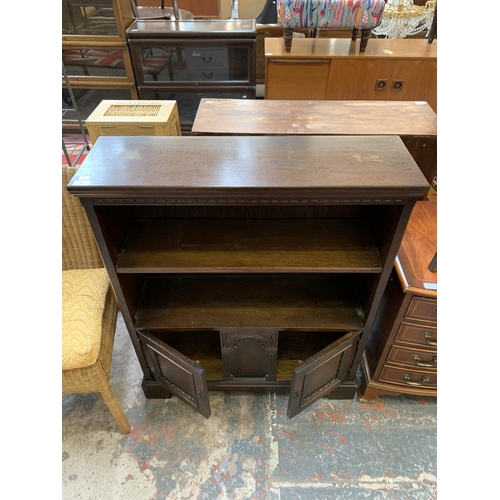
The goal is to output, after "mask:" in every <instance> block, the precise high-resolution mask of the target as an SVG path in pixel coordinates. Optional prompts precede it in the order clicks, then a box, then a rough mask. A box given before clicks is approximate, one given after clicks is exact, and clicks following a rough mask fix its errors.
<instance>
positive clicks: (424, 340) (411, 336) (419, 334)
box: [396, 321, 437, 349]
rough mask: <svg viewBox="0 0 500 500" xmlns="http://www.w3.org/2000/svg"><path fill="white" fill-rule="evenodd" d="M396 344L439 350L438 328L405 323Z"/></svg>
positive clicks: (401, 327)
mask: <svg viewBox="0 0 500 500" xmlns="http://www.w3.org/2000/svg"><path fill="white" fill-rule="evenodd" d="M396 342H404V343H407V344H412V345H417V346H425V347H433V348H436V349H437V328H436V327H434V326H424V325H412V324H410V323H405V322H404V321H403V323H401V326H400V327H399V330H398V333H397V335H396Z"/></svg>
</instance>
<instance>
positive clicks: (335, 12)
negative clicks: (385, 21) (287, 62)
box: [276, 0, 385, 29]
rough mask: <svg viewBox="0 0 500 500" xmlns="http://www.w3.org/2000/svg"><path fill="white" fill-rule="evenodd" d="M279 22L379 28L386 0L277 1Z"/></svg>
mask: <svg viewBox="0 0 500 500" xmlns="http://www.w3.org/2000/svg"><path fill="white" fill-rule="evenodd" d="M276 8H277V14H278V24H279V25H280V26H283V27H287V28H288V27H290V28H299V27H301V28H320V29H327V28H328V29H352V28H360V29H363V28H369V29H372V28H376V27H377V26H378V25H379V24H380V22H381V18H382V14H383V12H384V8H385V0H277V2H276Z"/></svg>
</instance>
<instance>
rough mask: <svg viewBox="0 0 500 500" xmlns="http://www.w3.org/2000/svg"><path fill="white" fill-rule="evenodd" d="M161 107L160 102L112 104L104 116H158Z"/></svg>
mask: <svg viewBox="0 0 500 500" xmlns="http://www.w3.org/2000/svg"><path fill="white" fill-rule="evenodd" d="M160 108H161V105H160V104H146V105H144V104H142V105H141V104H137V105H118V104H112V105H111V106H110V107H109V109H108V110H107V111H106V113H104V116H157V115H158V113H159V111H160Z"/></svg>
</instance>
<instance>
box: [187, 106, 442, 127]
mask: <svg viewBox="0 0 500 500" xmlns="http://www.w3.org/2000/svg"><path fill="white" fill-rule="evenodd" d="M192 133H193V134H200V135H205V134H206V135H218V134H219V135H288V134H292V135H297V134H302V135H400V136H406V135H408V136H436V135H437V115H436V113H435V112H434V111H433V109H432V108H431V106H430V105H429V104H427V103H426V102H423V101H281V100H270V99H213V98H210V99H209V98H203V99H201V102H200V105H199V107H198V111H197V113H196V116H195V120H194V123H193V128H192Z"/></svg>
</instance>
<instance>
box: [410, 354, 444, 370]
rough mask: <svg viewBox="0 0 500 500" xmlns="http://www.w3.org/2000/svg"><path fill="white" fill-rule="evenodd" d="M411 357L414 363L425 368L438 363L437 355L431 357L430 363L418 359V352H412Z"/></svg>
mask: <svg viewBox="0 0 500 500" xmlns="http://www.w3.org/2000/svg"><path fill="white" fill-rule="evenodd" d="M413 359H414V360H415V364H416V365H417V366H425V367H426V368H434V367H436V366H437V364H438V360H437V357H434V358H432V361H431V362H430V363H426V362H424V361H420V356H419V355H418V354H414V355H413Z"/></svg>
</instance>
